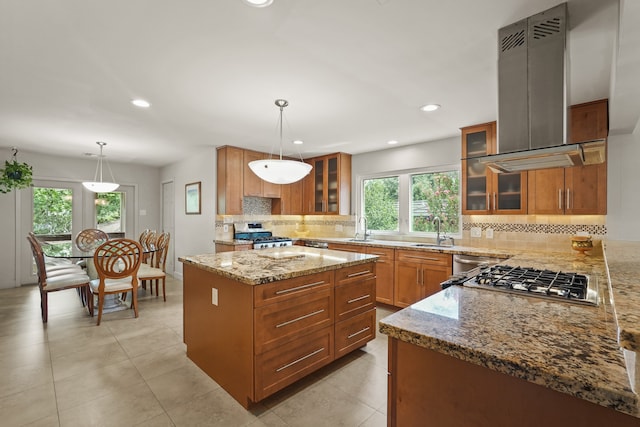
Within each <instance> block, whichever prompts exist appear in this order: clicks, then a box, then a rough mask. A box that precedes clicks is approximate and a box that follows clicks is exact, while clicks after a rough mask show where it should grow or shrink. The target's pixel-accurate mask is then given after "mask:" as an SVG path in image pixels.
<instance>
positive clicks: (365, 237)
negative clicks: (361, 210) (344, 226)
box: [356, 215, 367, 240]
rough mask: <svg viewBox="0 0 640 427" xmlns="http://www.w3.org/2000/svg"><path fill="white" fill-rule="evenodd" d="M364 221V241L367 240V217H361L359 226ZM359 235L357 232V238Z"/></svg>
mask: <svg viewBox="0 0 640 427" xmlns="http://www.w3.org/2000/svg"><path fill="white" fill-rule="evenodd" d="M363 221H364V237H363V238H362V240H367V217H365V216H364V215H363V216H361V217H360V219H359V220H358V226H359V225H360V223H361V222H363ZM357 235H358V232H357V231H356V236H357Z"/></svg>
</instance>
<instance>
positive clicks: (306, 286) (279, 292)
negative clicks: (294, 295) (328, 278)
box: [276, 280, 324, 295]
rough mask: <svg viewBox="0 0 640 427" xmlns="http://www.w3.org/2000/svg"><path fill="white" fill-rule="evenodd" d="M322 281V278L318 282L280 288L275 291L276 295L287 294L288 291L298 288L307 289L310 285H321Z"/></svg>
mask: <svg viewBox="0 0 640 427" xmlns="http://www.w3.org/2000/svg"><path fill="white" fill-rule="evenodd" d="M323 283H324V280H321V281H319V282H313V283H307V284H306V285H302V286H296V287H295V288H289V289H280V290H279V291H276V295H282V294H288V293H289V292H295V291H299V290H300V289H307V288H310V287H312V286H316V285H321V284H323Z"/></svg>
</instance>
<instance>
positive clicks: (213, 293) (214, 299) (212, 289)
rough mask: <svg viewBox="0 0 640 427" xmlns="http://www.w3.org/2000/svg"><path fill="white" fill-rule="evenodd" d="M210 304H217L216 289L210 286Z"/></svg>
mask: <svg viewBox="0 0 640 427" xmlns="http://www.w3.org/2000/svg"><path fill="white" fill-rule="evenodd" d="M211 304H213V305H218V289H216V288H211Z"/></svg>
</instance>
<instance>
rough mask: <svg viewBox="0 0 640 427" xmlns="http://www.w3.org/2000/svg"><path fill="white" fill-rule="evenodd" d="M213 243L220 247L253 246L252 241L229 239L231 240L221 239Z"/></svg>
mask: <svg viewBox="0 0 640 427" xmlns="http://www.w3.org/2000/svg"><path fill="white" fill-rule="evenodd" d="M213 243H219V244H222V245H253V240H243V239H231V240H223V239H215V240H214V241H213Z"/></svg>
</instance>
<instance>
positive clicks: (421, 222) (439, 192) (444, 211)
mask: <svg viewBox="0 0 640 427" xmlns="http://www.w3.org/2000/svg"><path fill="white" fill-rule="evenodd" d="M410 214H411V222H410V224H411V229H410V231H412V232H436V230H437V225H436V222H435V221H434V218H435V217H438V218H439V219H440V232H445V233H451V234H457V233H460V174H459V172H458V171H446V172H433V173H421V174H415V175H411V211H410Z"/></svg>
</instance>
